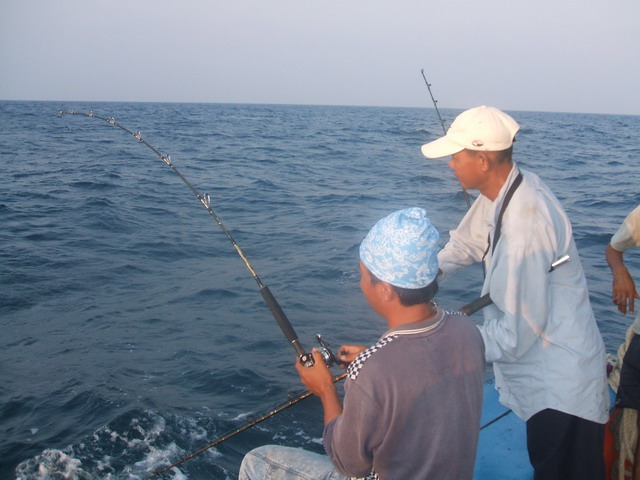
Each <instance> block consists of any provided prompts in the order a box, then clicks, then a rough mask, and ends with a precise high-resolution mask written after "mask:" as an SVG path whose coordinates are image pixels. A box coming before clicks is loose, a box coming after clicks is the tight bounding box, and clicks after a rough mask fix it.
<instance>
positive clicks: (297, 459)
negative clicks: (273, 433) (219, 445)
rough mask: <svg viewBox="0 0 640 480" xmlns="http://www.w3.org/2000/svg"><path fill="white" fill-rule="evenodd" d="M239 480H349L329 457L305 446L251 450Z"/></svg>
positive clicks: (246, 456)
mask: <svg viewBox="0 0 640 480" xmlns="http://www.w3.org/2000/svg"><path fill="white" fill-rule="evenodd" d="M238 480H349V478H348V477H345V476H344V475H342V474H341V473H339V472H338V471H336V469H335V468H334V467H333V463H331V460H329V457H327V456H325V455H319V454H317V453H313V452H309V451H307V450H303V449H302V448H291V447H282V446H279V445H265V446H262V447H258V448H255V449H253V450H251V451H250V452H249V453H247V454H246V455H245V457H244V459H243V460H242V464H241V465H240V474H239V476H238Z"/></svg>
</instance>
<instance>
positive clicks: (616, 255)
mask: <svg viewBox="0 0 640 480" xmlns="http://www.w3.org/2000/svg"><path fill="white" fill-rule="evenodd" d="M605 257H606V259H607V264H609V268H610V269H611V273H612V274H613V286H612V289H611V299H612V300H613V303H615V304H616V305H617V306H618V310H619V311H620V313H622V314H623V315H626V313H627V305H628V306H629V312H630V313H633V312H634V299H635V298H640V296H639V295H638V292H637V291H636V287H635V284H634V282H633V278H632V277H631V274H630V273H629V270H628V269H627V267H626V265H625V264H624V260H623V252H620V251H618V250H616V249H615V248H613V247H612V246H611V244H609V245H607V248H606V250H605Z"/></svg>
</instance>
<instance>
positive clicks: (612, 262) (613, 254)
mask: <svg viewBox="0 0 640 480" xmlns="http://www.w3.org/2000/svg"><path fill="white" fill-rule="evenodd" d="M605 257H606V259H607V264H608V265H609V268H610V269H611V273H613V275H614V276H615V275H616V273H617V272H621V271H626V270H627V267H626V266H625V264H624V260H623V255H622V252H619V251H618V250H616V249H615V248H613V247H612V246H611V245H607V249H606V250H605Z"/></svg>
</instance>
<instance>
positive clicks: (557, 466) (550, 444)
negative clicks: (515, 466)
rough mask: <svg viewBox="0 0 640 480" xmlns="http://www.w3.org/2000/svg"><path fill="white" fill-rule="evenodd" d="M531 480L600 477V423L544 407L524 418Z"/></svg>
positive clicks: (578, 479)
mask: <svg viewBox="0 0 640 480" xmlns="http://www.w3.org/2000/svg"><path fill="white" fill-rule="evenodd" d="M527 448H528V449H529V460H530V461H531V465H533V468H534V476H533V478H534V480H604V478H605V473H604V472H605V470H604V457H603V448H604V425H602V424H600V423H596V422H591V421H589V420H585V419H583V418H580V417H576V416H574V415H569V414H568V413H563V412H559V411H557V410H551V409H546V410H543V411H541V412H539V413H537V414H535V415H534V416H533V417H531V418H530V419H529V420H528V421H527Z"/></svg>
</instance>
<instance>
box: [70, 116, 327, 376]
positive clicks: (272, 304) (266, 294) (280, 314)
mask: <svg viewBox="0 0 640 480" xmlns="http://www.w3.org/2000/svg"><path fill="white" fill-rule="evenodd" d="M59 114H60V115H61V116H62V115H65V114H66V115H82V116H84V117H90V118H97V119H99V120H103V121H105V122H107V123H108V124H109V125H113V126H114V127H118V128H119V129H121V130H123V131H125V132H127V133H128V134H129V135H131V136H132V137H133V138H135V139H136V140H138V141H139V142H141V143H143V144H144V145H146V146H147V147H148V148H149V149H150V150H151V151H152V152H153V153H155V154H156V155H157V156H158V157H160V159H161V160H162V161H163V162H164V163H165V164H167V166H169V168H171V170H173V172H174V173H175V174H176V175H178V177H180V179H181V180H182V181H183V182H184V183H185V184H186V185H187V187H189V190H191V192H193V194H194V195H195V196H196V197H197V198H198V200H199V201H200V203H202V205H203V206H204V208H205V209H206V210H207V211H208V212H209V214H211V216H212V217H213V219H214V220H215V222H216V223H217V224H218V226H219V227H220V229H222V231H223V232H224V234H225V235H226V237H227V239H228V240H229V242H231V245H233V248H235V250H236V252H237V253H238V255H239V256H240V258H241V259H242V261H243V262H244V264H245V265H246V267H247V269H248V270H249V272H250V273H251V276H252V277H253V279H254V280H255V281H256V283H257V284H258V288H259V289H260V294H261V295H262V298H263V299H264V301H265V303H266V304H267V306H268V307H269V309H270V310H271V314H272V315H273V316H274V318H275V319H276V322H277V323H278V325H279V326H280V329H281V330H282V332H283V333H284V335H285V337H286V338H287V340H288V341H289V343H291V345H292V346H293V348H294V350H295V351H296V354H297V355H298V358H299V359H300V363H302V364H303V365H305V366H311V365H313V356H312V355H310V354H309V353H306V352H305V350H304V349H303V348H302V346H301V345H300V342H299V341H298V336H297V335H296V332H295V330H294V329H293V327H292V326H291V322H289V319H288V318H287V316H286V315H285V313H284V311H283V310H282V308H281V307H280V305H279V304H278V302H277V300H276V299H275V297H274V296H273V294H272V293H271V290H269V288H268V287H267V286H266V285H265V284H264V283H262V280H260V277H259V276H258V274H257V273H256V271H255V270H254V268H253V267H252V266H251V263H250V262H249V260H248V259H247V257H246V256H245V254H244V252H243V251H242V249H241V248H240V246H239V245H238V244H237V243H236V241H235V240H234V239H233V237H232V236H231V233H230V232H229V230H227V228H226V227H225V226H224V224H223V223H222V220H220V217H218V215H217V214H216V213H215V212H214V211H213V209H212V208H211V198H210V196H209V194H206V193H205V194H204V195H203V194H200V193H199V192H198V191H197V190H196V189H195V188H194V187H193V185H191V183H190V182H189V180H187V179H186V177H185V176H184V175H182V173H180V171H179V170H178V169H177V168H176V166H175V165H174V164H173V163H171V157H170V156H169V155H164V154H162V153H161V152H160V151H158V150H157V149H156V148H155V147H153V146H152V145H151V144H149V143H148V142H147V141H146V140H145V139H144V138H142V135H141V133H140V132H135V133H134V132H133V131H131V130H129V129H128V128H126V127H124V126H123V125H121V124H119V123H118V122H116V121H115V119H114V118H113V117H111V118H104V117H100V116H99V115H96V114H95V113H93V112H88V113H82V112H75V111H73V110H69V111H66V112H65V111H62V110H60V111H59ZM318 341H319V342H320V345H321V349H320V351H321V353H322V355H323V357H324V358H325V361H326V362H330V361H332V360H334V359H335V357H333V354H331V352H330V351H329V350H328V348H327V347H326V345H324V344H323V343H322V342H321V340H320V338H319V336H318Z"/></svg>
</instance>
